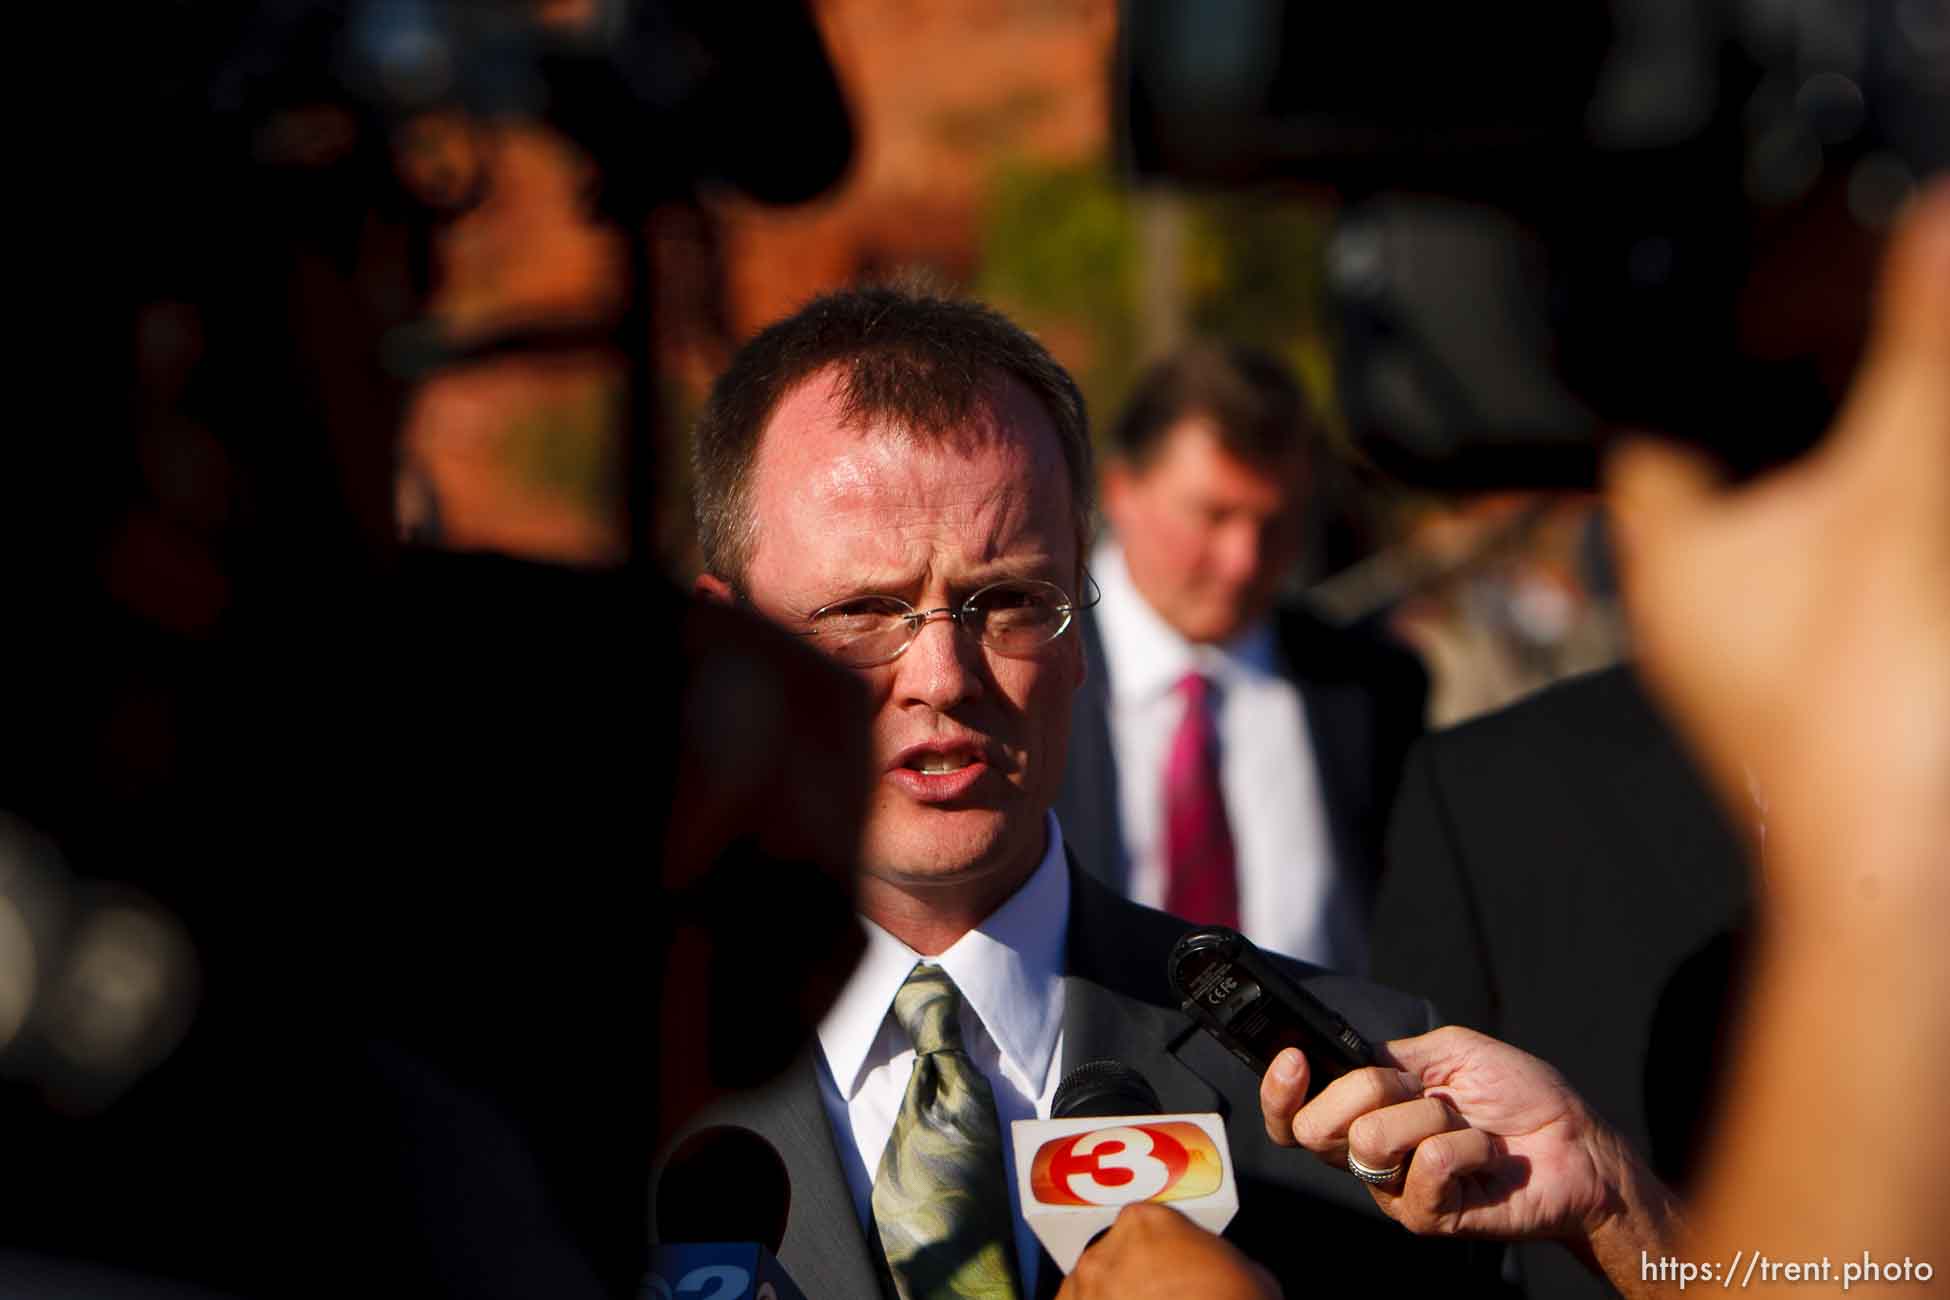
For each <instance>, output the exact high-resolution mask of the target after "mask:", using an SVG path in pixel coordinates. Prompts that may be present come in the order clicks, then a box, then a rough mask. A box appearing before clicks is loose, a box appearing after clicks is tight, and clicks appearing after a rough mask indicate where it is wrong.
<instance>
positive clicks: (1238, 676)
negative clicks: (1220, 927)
mask: <svg viewBox="0 0 1950 1300" xmlns="http://www.w3.org/2000/svg"><path fill="white" fill-rule="evenodd" d="M1322 441H1323V438H1322V435H1321V433H1320V431H1319V429H1318V428H1317V427H1316V423H1315V421H1314V418H1313V416H1312V415H1311V414H1310V412H1309V411H1308V409H1307V403H1306V400H1305V397H1304V395H1303V394H1302V393H1301V390H1300V386H1299V384H1298V383H1297V382H1296V381H1295V380H1294V378H1293V376H1292V374H1291V373H1290V372H1289V371H1288V370H1287V368H1286V367H1285V366H1284V365H1283V364H1282V363H1281V362H1280V361H1279V360H1278V359H1276V358H1274V357H1272V356H1269V355H1266V354H1264V353H1261V352H1257V351H1254V350H1252V349H1250V348H1246V347H1241V346H1237V345H1220V344H1215V343H1195V344H1192V345H1190V346H1187V347H1185V348H1183V349H1181V350H1179V351H1178V352H1176V353H1174V354H1172V355H1171V356H1168V357H1166V358H1165V359H1164V360H1162V361H1160V362H1159V363H1158V364H1156V365H1155V366H1153V367H1152V368H1151V369H1150V370H1149V371H1148V372H1147V373H1146V374H1145V375H1144V376H1143V377H1142V378H1141V379H1140V380H1139V381H1138V384H1137V386H1136V389H1135V390H1134V392H1133V394H1132V396H1131V399H1130V401H1129V402H1128V403H1127V404H1126V407H1125V409H1124V413H1123V414H1122V416H1121V417H1120V418H1119V419H1118V420H1117V421H1116V423H1115V424H1113V425H1112V426H1111V430H1110V443H1111V447H1112V449H1113V453H1112V457H1111V460H1110V463H1109V465H1108V466H1107V467H1106V469H1105V473H1104V483H1103V486H1104V512H1105V514H1106V516H1107V517H1108V518H1109V520H1110V523H1111V529H1112V531H1111V533H1110V534H1109V535H1107V536H1106V537H1104V538H1103V539H1102V540H1101V541H1100V542H1098V543H1097V546H1096V549H1095V551H1094V553H1093V554H1092V556H1091V560H1090V570H1091V573H1092V574H1093V575H1094V576H1095V577H1096V579H1097V581H1098V584H1099V585H1100V586H1101V587H1102V589H1103V601H1102V603H1101V604H1100V605H1099V606H1098V608H1097V609H1095V610H1093V611H1092V613H1091V615H1090V616H1089V617H1087V618H1086V619H1085V621H1084V623H1083V637H1084V642H1085V645H1086V647H1087V650H1088V658H1089V663H1090V670H1091V674H1092V679H1091V681H1090V683H1089V684H1088V686H1087V687H1086V688H1085V689H1084V691H1083V692H1082V693H1081V694H1080V696H1079V697H1078V706H1077V721H1076V728H1075V738H1074V740H1073V742H1072V745H1071V752H1070V762H1069V772H1068V774H1067V777H1066V780H1065V782H1064V787H1063V792H1062V794H1061V796H1060V797H1059V798H1058V801H1057V813H1058V815H1059V816H1060V817H1061V818H1062V820H1063V829H1064V832H1065V834H1066V835H1067V836H1068V839H1069V843H1070V844H1071V846H1072V848H1073V849H1074V850H1075V852H1076V855H1077V860H1078V862H1079V863H1080V864H1081V865H1082V866H1083V868H1084V870H1086V871H1088V872H1090V873H1091V874H1092V875H1094V876H1096V877H1098V878H1099V879H1100V880H1102V881H1103V882H1104V883H1105V884H1107V885H1109V886H1110V887H1111V888H1112V889H1115V890H1117V891H1118V892H1120V893H1122V894H1124V895H1125V896H1126V897H1128V898H1132V899H1134V900H1136V901H1138V902H1140V903H1145V904H1148V905H1150V906H1153V907H1161V908H1163V909H1165V910H1166V911H1168V912H1171V913H1173V914H1175V915H1178V916H1182V917H1184V918H1185V919H1187V920H1190V921H1198V922H1218V923H1222V924H1225V925H1231V926H1234V927H1236V928H1238V929H1241V930H1243V931H1245V933H1246V934H1247V935H1248V936H1250V937H1251V938H1252V939H1253V940H1254V942H1256V943H1258V944H1260V945H1261V946H1262V947H1266V948H1271V949H1273V950H1275V951H1277V952H1282V953H1286V954H1288V955H1290V956H1294V957H1300V958H1304V959H1305V960H1307V961H1313V962H1318V963H1320V964H1321V965H1323V966H1330V967H1333V968H1335V969H1337V970H1363V969H1366V966H1367V915H1368V909H1369V904H1370V901H1371V896H1372V892H1373V885H1374V880H1375V878H1376V876H1377V875H1378V873H1379V868H1380V860H1381V853H1380V848H1381V832H1382V826H1383V823H1384V819H1385V818H1386V816H1387V812H1388V806H1389V802H1390V800H1391V798H1392V796H1393V793H1394V789H1395V784H1396V782H1397V780H1398V779H1399V777H1400V774H1401V766H1402V759H1403V756H1404V755H1405V753H1406V752H1407V749H1408V746H1409V744H1410V742H1412V741H1413V740H1414V739H1415V737H1416V736H1417V735H1418V734H1420V732H1421V729H1422V711H1423V705H1424V700H1425V697H1426V695H1427V689H1428V686H1427V679H1426V677H1425V676H1424V674H1423V672H1422V669H1421V666H1420V665H1419V664H1418V663H1416V662H1415V660H1414V657H1413V656H1412V655H1410V654H1408V653H1407V652H1406V651H1405V650H1403V649H1401V648H1400V647H1397V646H1391V645H1387V644H1385V643H1382V642H1381V641H1380V639H1379V638H1377V637H1368V636H1360V635H1355V634H1351V633H1349V632H1345V631H1342V630H1339V629H1336V628H1332V627H1329V626H1328V625H1327V624H1326V623H1324V622H1322V621H1321V620H1320V619H1318V618H1316V617H1314V616H1312V615H1311V614H1309V613H1308V612H1306V611H1305V610H1303V609H1300V608H1299V607H1297V606H1293V605H1290V604H1281V603H1280V602H1279V596H1280V593H1281V588H1282V586H1283V584H1284V583H1285V581H1286V579H1287V578H1288V577H1289V575H1290V574H1291V572H1292V570H1293V566H1294V564H1295V562H1296V561H1297V560H1298V558H1299V556H1300V552H1301V542H1302V537H1303V534H1304V531H1305V528H1306V526H1307V520H1306V518H1305V500H1306V497H1307V493H1308V489H1309V482H1310V480H1311V478H1312V476H1313V472H1314V470H1315V469H1316V466H1315V464H1314V461H1315V458H1316V456H1317V455H1318V454H1319V451H1320V447H1319V444H1321V443H1322ZM1201 831H1202V833H1201Z"/></svg>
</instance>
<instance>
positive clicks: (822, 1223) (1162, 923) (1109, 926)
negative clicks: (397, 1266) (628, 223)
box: [652, 860, 1498, 1300]
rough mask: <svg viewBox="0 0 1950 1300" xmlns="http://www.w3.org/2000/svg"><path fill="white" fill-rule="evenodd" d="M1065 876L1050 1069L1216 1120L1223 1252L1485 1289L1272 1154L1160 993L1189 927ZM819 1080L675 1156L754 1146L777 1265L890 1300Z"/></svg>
mask: <svg viewBox="0 0 1950 1300" xmlns="http://www.w3.org/2000/svg"><path fill="white" fill-rule="evenodd" d="M1070 877H1071V903H1070V930H1069V936H1068V947H1067V952H1066V956H1065V964H1066V967H1067V973H1066V974H1065V976H1064V980H1063V994H1064V1004H1063V1067H1062V1068H1063V1070H1064V1071H1065V1072H1066V1073H1067V1072H1068V1071H1070V1070H1072V1069H1074V1068H1076V1067H1077V1066H1078V1065H1081V1064H1083V1063H1084V1062H1086V1061H1093V1060H1099V1059H1103V1058H1111V1059H1115V1060H1119V1061H1122V1062H1124V1063H1125V1064H1126V1065H1129V1066H1131V1067H1132V1068H1133V1069H1135V1070H1137V1071H1138V1073H1140V1074H1142V1075H1143V1076H1144V1077H1145V1078H1146V1079H1147V1080H1149V1081H1150V1083H1151V1085H1152V1087H1154V1088H1155V1089H1157V1092H1158V1096H1159V1099H1160V1100H1161V1101H1162V1102H1163V1103H1164V1109H1165V1111H1166V1112H1167V1113H1171V1112H1186V1111H1192V1112H1197V1111H1216V1112H1218V1113H1219V1114H1220V1115H1222V1116H1223V1117H1224V1118H1225V1121H1226V1132H1227V1137H1228V1139H1229V1142H1230V1145H1231V1148H1232V1158H1233V1163H1234V1166H1235V1171H1236V1174H1237V1177H1238V1180H1239V1187H1240V1190H1239V1200H1240V1209H1239V1215H1238V1217H1237V1218H1236V1219H1234V1220H1233V1223H1232V1226H1231V1227H1230V1228H1228V1229H1227V1231H1226V1236H1227V1237H1228V1238H1230V1239H1231V1240H1232V1241H1233V1242H1234V1243H1235V1244H1237V1245H1238V1246H1239V1247H1240V1248H1241V1249H1243V1250H1244V1251H1245V1252H1246V1253H1247V1254H1248V1255H1250V1256H1252V1257H1253V1258H1254V1259H1257V1260H1259V1261H1260V1262H1261V1263H1262V1264H1265V1265H1266V1266H1267V1267H1268V1268H1270V1269H1272V1271H1273V1272H1274V1273H1275V1274H1276V1275H1278V1276H1279V1277H1280V1279H1281V1281H1282V1283H1283V1284H1284V1285H1285V1286H1286V1288H1287V1293H1288V1294H1289V1295H1302V1294H1306V1293H1307V1292H1308V1290H1310V1289H1312V1288H1315V1287H1317V1286H1319V1285H1320V1283H1321V1282H1322V1280H1323V1279H1332V1280H1335V1281H1340V1280H1345V1281H1346V1282H1348V1283H1349V1284H1350V1285H1352V1284H1355V1283H1359V1284H1360V1285H1362V1286H1363V1287H1370V1288H1371V1287H1372V1286H1373V1285H1375V1283H1376V1280H1377V1278H1385V1279H1386V1283H1387V1287H1388V1289H1390V1290H1395V1289H1396V1288H1397V1287H1399V1286H1401V1285H1404V1284H1407V1283H1409V1282H1412V1281H1414V1280H1416V1279H1418V1278H1422V1277H1424V1276H1425V1277H1426V1280H1427V1281H1428V1282H1430V1283H1431V1284H1440V1285H1444V1286H1446V1287H1447V1288H1448V1289H1449V1290H1450V1291H1451V1292H1453V1291H1454V1290H1455V1289H1456V1283H1457V1281H1458V1278H1459V1277H1460V1278H1461V1279H1462V1280H1463V1282H1464V1286H1463V1289H1464V1291H1465V1293H1468V1294H1480V1293H1482V1287H1494V1286H1495V1285H1496V1267H1497V1254H1498V1252H1496V1251H1495V1250H1493V1249H1491V1250H1486V1249H1484V1248H1482V1247H1480V1246H1475V1245H1472V1244H1469V1243H1454V1242H1433V1241H1422V1240H1418V1239H1416V1238H1413V1237H1410V1236H1409V1235H1408V1234H1407V1233H1406V1232H1405V1231H1403V1230H1402V1229H1401V1228H1399V1227H1398V1226H1396V1225H1395V1224H1393V1223H1391V1222H1389V1221H1388V1220H1387V1219H1385V1218H1384V1217H1382V1215H1381V1214H1380V1212H1379V1211H1377V1210H1376V1209H1375V1208H1374V1204H1373V1202H1372V1201H1371V1200H1370V1198H1369V1197H1368V1195H1367V1193H1366V1191H1365V1190H1363V1189H1362V1187H1361V1186H1360V1184H1358V1183H1357V1182H1355V1180H1354V1179H1353V1178H1352V1177H1351V1176H1349V1175H1348V1174H1346V1173H1344V1172H1340V1171H1336V1170H1332V1169H1329V1168H1327V1167H1326V1166H1325V1165H1323V1164H1321V1163H1320V1162H1319V1161H1317V1160H1315V1159H1314V1158H1313V1157H1311V1156H1309V1155H1307V1154H1305V1153H1304V1152H1299V1151H1293V1150H1285V1149H1282V1148H1279V1147H1275V1146H1274V1145H1273V1144H1272V1143H1271V1142H1270V1141H1269V1140H1268V1139H1267V1137H1266V1132H1265V1127H1264V1124H1263V1122H1262V1120H1261V1119H1260V1113H1259V1100H1258V1098H1259V1080H1258V1079H1257V1078H1256V1077H1254V1076H1253V1075H1252V1073H1251V1072H1250V1071H1248V1070H1247V1069H1246V1068H1245V1067H1244V1066H1242V1065H1241V1064H1240V1063H1239V1062H1238V1061H1237V1060H1235V1059H1234V1058H1233V1057H1232V1056H1231V1055H1230V1054H1229V1053H1227V1052H1226V1050H1225V1049H1224V1048H1222V1047H1220V1046H1219V1045H1218V1043H1216V1042H1215V1041H1213V1040H1212V1039H1211V1038H1210V1037H1208V1036H1207V1035H1206V1034H1204V1033H1202V1032H1200V1031H1199V1030H1198V1029H1197V1028H1195V1027H1194V1025H1193V1024H1192V1022H1191V1020H1190V1019H1188V1018H1187V1017H1186V1016H1185V1014H1184V1013H1183V1012H1182V1011H1180V1010H1179V1009H1178V999H1177V998H1176V997H1175V996H1173V995H1172V993H1171V992H1170V989H1169V986H1168V984H1167V982H1166V979H1165V958H1166V955H1167V954H1168V953H1169V952H1170V950H1171V946H1172V944H1173V943H1175V942H1176V941H1177V938H1178V936H1179V935H1180V934H1182V933H1184V931H1185V930H1186V928H1187V927H1186V925H1185V924H1184V923H1183V922H1182V921H1179V920H1176V919H1175V918H1173V917H1170V916H1167V915H1165V914H1164V913H1162V912H1157V911H1153V910H1152V909H1150V908H1145V907H1139V906H1138V905H1136V904H1134V903H1130V902H1127V901H1125V900H1124V899H1122V898H1119V897H1118V896H1116V895H1115V894H1113V893H1111V892H1110V891H1108V890H1106V889H1105V888H1103V887H1102V886H1101V885H1098V884H1097V883H1095V882H1094V881H1092V880H1090V879H1089V878H1088V877H1086V876H1085V875H1084V874H1083V873H1082V872H1080V871H1079V870H1078V869H1077V867H1076V864H1075V862H1074V860H1073V861H1072V863H1071V868H1070ZM1288 966H1289V969H1290V971H1291V973H1293V974H1294V975H1295V976H1296V978H1297V979H1298V980H1299V982H1300V983H1301V984H1303V985H1304V986H1305V987H1306V988H1307V989H1309V990H1310V991H1311V992H1313V993H1314V994H1315V995H1317V996H1318V997H1320V998H1321V999H1322V1000H1323V1001H1324V1002H1326V1003H1327V1004H1328V1005H1329V1006H1332V1007H1334V1008H1336V1009H1337V1010H1339V1011H1340V1012H1341V1014H1342V1015H1344V1016H1346V1017H1347V1019H1348V1020H1349V1021H1350V1022H1351V1023H1352V1024H1353V1025H1354V1026H1355V1027H1356V1028H1357V1029H1359V1030H1360V1031H1361V1032H1362V1033H1363V1034H1365V1035H1367V1036H1368V1037H1369V1038H1370V1039H1371V1040H1375V1041H1379V1040H1382V1039H1388V1038H1398V1037H1402V1036H1404V1035H1408V1034H1414V1033H1419V1032H1422V1031H1423V1030H1426V1029H1429V1028H1432V1027H1433V1026H1434V1025H1435V1023H1436V1019H1435V1012H1434V1009H1433V1008H1432V1007H1431V1006H1430V1005H1429V1003H1427V1002H1425V1001H1423V1000H1421V999H1418V998H1412V997H1409V996H1407V995H1405V994H1400V993H1395V992H1392V991H1390V990H1387V989H1383V988H1380V987H1378V986H1376V985H1373V984H1369V983H1367V982H1366V981H1365V980H1359V979H1354V978H1352V977H1349V976H1343V975H1335V974H1331V973H1329V972H1326V971H1322V970H1320V969H1318V968H1316V967H1311V966H1305V965H1303V964H1301V963H1298V962H1293V963H1288ZM815 1050H816V1049H815ZM817 1070H818V1066H817V1065H816V1063H815V1061H814V1060H813V1058H812V1057H811V1056H809V1055H808V1056H802V1057H801V1058H800V1059H799V1060H798V1061H796V1062H795V1063H794V1064H793V1065H792V1067H791V1068H790V1069H788V1070H787V1071H786V1072H785V1074H783V1075H781V1076H780V1077H779V1078H778V1079H776V1080H774V1081H773V1082H772V1083H771V1084H769V1085H767V1086H765V1087H763V1088H760V1089H757V1090H754V1091H752V1092H749V1093H744V1094H740V1095H738V1096H735V1097H732V1098H730V1099H728V1100H726V1101H724V1102H722V1103H719V1104H718V1105H716V1106H713V1107H712V1108H711V1109H709V1110H708V1111H707V1112H706V1113H705V1114H704V1115H702V1116H700V1117H699V1118H698V1119H696V1120H695V1121H694V1122H693V1123H692V1124H691V1125H690V1126H689V1127H688V1128H687V1129H686V1130H685V1132H684V1133H680V1134H679V1135H678V1137H677V1139H676V1141H681V1140H682V1139H683V1137H684V1136H686V1135H687V1134H688V1133H689V1132H692V1131H695V1130H696V1129H697V1128H701V1127H704V1126H706V1125H710V1124H737V1125H743V1126H744V1127H747V1128H750V1129H752V1130H754V1131H755V1132H757V1133H759V1134H760V1135H762V1136H763V1137H765V1138H766V1139H767V1140H768V1141H770V1142H771V1143H772V1145H773V1146H774V1147H775V1148H777V1150H778V1152H779V1154H780V1155H781V1156H782V1157H783V1158H784V1160H785V1164H786V1169H787V1172H788V1175H789V1177H790V1180H791V1187H792V1203H791V1209H790V1211H789V1213H788V1217H787V1221H786V1230H785V1237H784V1239H783V1241H782V1242H781V1244H780V1248H779V1258H780V1261H781V1262H782V1263H783V1264H784V1265H785V1268H786V1270H787V1271H788V1272H789V1273H791V1275H792V1277H793V1279H794V1280H795V1281H796V1282H797V1283H798V1284H799V1286H800V1287H801V1289H803V1290H804V1291H805V1293H806V1295H807V1297H808V1298H809V1300H854V1298H855V1297H861V1298H866V1297H874V1296H879V1295H888V1294H891V1290H890V1289H888V1288H889V1283H888V1281H887V1276H886V1269H885V1266H884V1264H883V1263H882V1262H881V1260H880V1257H879V1251H878V1249H877V1243H874V1242H872V1241H870V1240H869V1238H868V1235H867V1234H865V1233H863V1232H862V1230H861V1225H860V1222H859V1220H858V1219H857V1218H856V1217H855V1215H854V1209H853V1200H852V1197H851V1195H850V1194H849V1193H848V1191H847V1185H846V1179H845V1175H844V1174H843V1173H842V1172H841V1167H840V1158H839V1155H838V1153H837V1150H836V1148H835V1147H834V1144H833V1133H832V1129H831V1127H830V1126H829V1125H828V1124H827V1122H826V1111H825V1108H824V1106H823V1105H822V1103H821V1101H820V1095H819V1079H818V1074H817ZM673 1145H674V1143H673ZM652 1197H653V1202H654V1197H655V1192H654V1190H653V1193H652ZM654 1221H655V1220H654V1209H653V1216H652V1222H653V1224H654ZM1458 1269H1462V1270H1464V1272H1463V1273H1461V1274H1458V1272H1457V1270H1458ZM1038 1277H1039V1291H1040V1293H1041V1294H1043V1295H1049V1294H1052V1293H1053V1292H1054V1290H1055V1288H1056V1285H1057V1284H1058V1283H1059V1282H1060V1281H1061V1277H1060V1276H1059V1275H1058V1273H1057V1270H1056V1266H1055V1265H1054V1263H1052V1262H1051V1261H1050V1260H1049V1258H1048V1256H1047V1255H1045V1256H1044V1258H1043V1262H1042V1265H1041V1267H1040V1269H1039V1270H1038ZM1473 1283H1481V1284H1482V1285H1481V1287H1477V1288H1476V1289H1472V1284H1473Z"/></svg>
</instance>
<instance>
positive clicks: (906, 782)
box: [888, 742, 989, 803]
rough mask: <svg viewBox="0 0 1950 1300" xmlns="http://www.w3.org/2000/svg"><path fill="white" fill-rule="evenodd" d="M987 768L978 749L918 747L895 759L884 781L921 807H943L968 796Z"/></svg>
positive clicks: (972, 746) (973, 746)
mask: <svg viewBox="0 0 1950 1300" xmlns="http://www.w3.org/2000/svg"><path fill="white" fill-rule="evenodd" d="M988 766H989V765H988V761H987V760H986V759H985V758H984V757H983V755H982V748H981V746H980V745H977V744H970V743H968V742H958V743H951V744H947V745H939V744H936V745H928V744H922V745H916V746H914V747H913V748H911V749H909V750H906V751H905V752H903V753H901V754H900V755H899V756H898V757H896V758H895V760H894V764H893V767H892V768H891V769H889V771H888V777H889V779H891V780H892V781H893V782H894V784H895V785H896V786H898V787H900V788H901V789H902V790H905V791H906V792H907V793H908V795H910V796H911V797H913V798H915V799H918V800H920V801H921V802H923V803H946V802H952V801H954V800H956V799H959V798H961V797H963V796H964V795H967V794H969V793H970V792H971V791H972V790H973V789H974V788H975V786H976V784H977V783H978V782H980V781H981V779H982V774H983V773H984V772H986V771H988Z"/></svg>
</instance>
